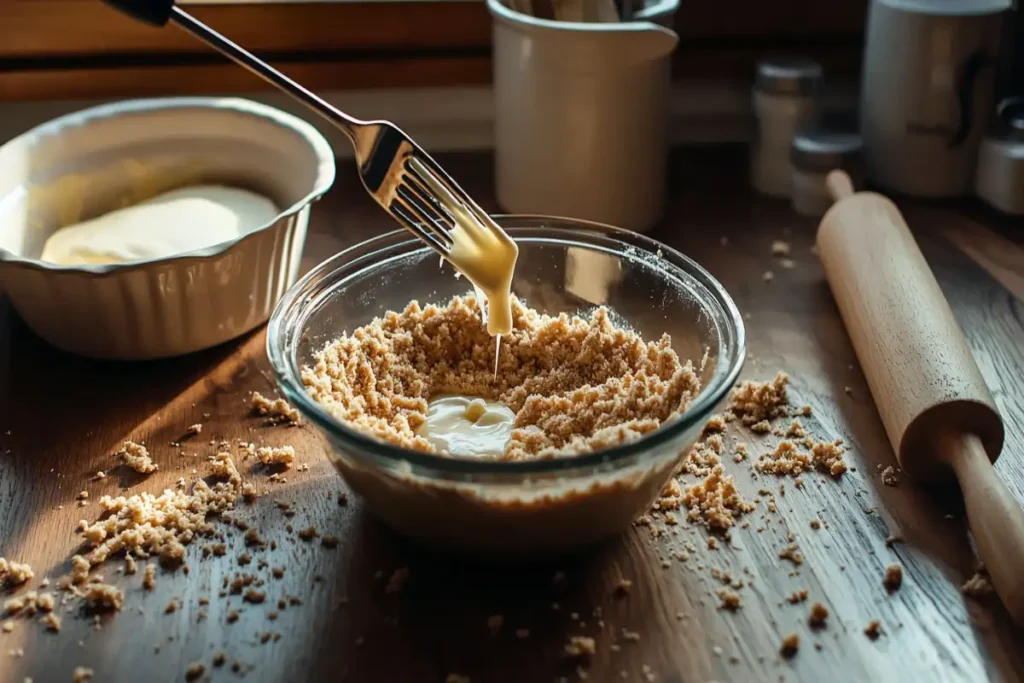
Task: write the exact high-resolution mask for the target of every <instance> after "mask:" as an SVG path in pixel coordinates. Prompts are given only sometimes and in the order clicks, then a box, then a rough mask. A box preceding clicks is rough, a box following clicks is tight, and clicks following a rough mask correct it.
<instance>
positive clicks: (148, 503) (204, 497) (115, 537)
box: [71, 453, 242, 583]
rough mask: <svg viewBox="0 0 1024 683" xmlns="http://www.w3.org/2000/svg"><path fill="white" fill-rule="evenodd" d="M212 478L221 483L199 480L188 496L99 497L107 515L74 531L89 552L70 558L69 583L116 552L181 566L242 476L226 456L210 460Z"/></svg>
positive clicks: (232, 497)
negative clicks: (156, 558) (194, 542)
mask: <svg viewBox="0 0 1024 683" xmlns="http://www.w3.org/2000/svg"><path fill="white" fill-rule="evenodd" d="M211 475H212V476H213V477H215V478H218V479H221V480H223V481H218V482H216V483H215V484H214V485H213V486H210V485H209V484H207V483H206V481H204V480H202V479H200V480H199V481H197V482H196V483H195V485H194V486H193V487H192V491H191V492H186V491H181V490H174V491H172V490H170V489H165V490H164V492H163V493H161V494H160V495H159V496H156V495H153V494H152V493H148V492H143V493H139V494H136V495H133V496H130V497H127V498H126V497H124V496H117V497H116V498H115V497H111V496H103V497H102V498H101V499H100V506H101V507H102V508H103V510H104V512H105V513H107V516H106V517H104V518H103V519H101V520H99V521H97V522H95V523H93V524H89V523H87V522H86V521H85V520H82V522H80V523H79V531H80V532H81V534H82V537H83V538H84V539H85V541H86V543H87V544H88V545H89V546H91V550H90V551H89V552H88V553H87V554H86V555H85V556H84V557H83V556H80V555H76V556H75V557H74V558H72V575H71V580H72V583H81V582H82V581H84V579H85V577H86V576H87V575H88V572H89V567H90V565H97V564H101V563H103V562H105V561H106V560H107V558H108V557H110V556H111V555H114V554H116V553H120V552H126V553H131V555H133V556H134V557H149V556H151V555H157V556H159V557H160V560H161V561H162V562H165V563H174V562H180V561H181V560H183V559H184V557H185V545H187V544H189V543H191V542H192V541H193V540H194V539H195V538H196V537H198V536H209V535H211V534H212V532H213V527H212V525H211V524H210V522H209V521H208V519H207V518H208V517H210V516H213V515H218V514H220V513H222V512H225V511H227V510H230V509H231V508H232V507H234V505H235V501H236V500H237V499H238V496H239V495H240V494H241V490H242V477H241V475H239V473H238V469H237V468H236V467H235V463H234V461H233V460H232V459H231V455H230V454H228V453H218V454H217V455H216V456H214V457H213V458H212V459H211Z"/></svg>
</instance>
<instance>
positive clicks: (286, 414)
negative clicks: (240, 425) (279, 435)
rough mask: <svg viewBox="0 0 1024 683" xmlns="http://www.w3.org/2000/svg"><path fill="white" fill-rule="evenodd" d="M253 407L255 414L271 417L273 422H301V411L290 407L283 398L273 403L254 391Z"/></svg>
mask: <svg viewBox="0 0 1024 683" xmlns="http://www.w3.org/2000/svg"><path fill="white" fill-rule="evenodd" d="M251 405H252V411H253V412H254V413H256V414H257V415H261V416H263V417H269V418H270V419H271V421H273V422H291V423H293V424H294V423H297V422H298V421H299V411H297V410H296V409H295V408H292V407H291V406H290V405H288V402H287V401H285V400H284V399H283V398H276V399H274V400H273V401H271V400H270V399H269V398H267V397H266V396H264V395H263V394H261V393H260V392H258V391H254V392H252V399H251Z"/></svg>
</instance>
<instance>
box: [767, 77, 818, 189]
mask: <svg viewBox="0 0 1024 683" xmlns="http://www.w3.org/2000/svg"><path fill="white" fill-rule="evenodd" d="M822 76H823V71H822V68H821V65H820V64H818V63H817V62H814V61H812V60H809V59H799V58H786V59H764V60H761V61H760V62H759V63H758V65H757V77H756V79H755V81H754V90H753V102H754V116H755V118H756V127H755V131H754V139H753V141H752V142H751V145H750V182H751V185H752V186H753V187H754V189H755V190H757V191H758V192H761V193H763V194H767V195H771V196H773V197H789V196H790V183H791V181H792V171H791V169H790V161H789V158H790V143H791V142H792V141H793V136H794V135H795V134H796V133H798V132H800V131H803V130H808V129H813V128H814V127H816V126H817V125H818V121H819V118H820V103H819V96H818V94H819V90H820V88H821V81H822Z"/></svg>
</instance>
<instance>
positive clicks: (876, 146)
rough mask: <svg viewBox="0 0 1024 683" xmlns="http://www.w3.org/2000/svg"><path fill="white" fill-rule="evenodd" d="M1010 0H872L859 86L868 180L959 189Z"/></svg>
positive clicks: (917, 192)
mask: <svg viewBox="0 0 1024 683" xmlns="http://www.w3.org/2000/svg"><path fill="white" fill-rule="evenodd" d="M1009 8H1010V0H872V2H871V7H870V10H869V14H868V27H867V41H866V45H865V48H864V68H863V76H862V83H861V96H860V128H861V135H862V136H863V138H864V163H865V171H866V173H867V177H868V180H869V181H871V182H873V183H876V184H878V185H880V186H881V187H883V188H885V189H886V190H890V191H894V192H900V193H904V194H909V195H914V196H920V197H955V196H960V195H963V194H967V193H968V192H969V191H970V190H971V187H972V178H973V175H974V168H975V164H976V161H977V155H978V145H979V144H980V142H981V138H982V135H983V134H984V132H985V128H986V125H987V123H988V120H989V117H990V115H991V112H992V108H993V98H994V94H993V89H994V80H995V66H996V56H997V51H998V48H999V42H1000V36H1001V33H1002V25H1003V22H1004V21H1005V18H1006V16H1007V13H1008V10H1009Z"/></svg>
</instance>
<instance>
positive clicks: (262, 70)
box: [103, 0, 364, 144]
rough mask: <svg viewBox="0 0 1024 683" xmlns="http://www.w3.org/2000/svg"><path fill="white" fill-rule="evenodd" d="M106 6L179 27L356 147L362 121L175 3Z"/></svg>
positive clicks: (119, 1)
mask: <svg viewBox="0 0 1024 683" xmlns="http://www.w3.org/2000/svg"><path fill="white" fill-rule="evenodd" d="M103 2H105V3H107V4H108V5H110V6H111V7H114V8H115V9H117V10H119V11H121V12H124V13H125V14H127V15H128V16H130V17H132V18H133V19H137V20H139V21H141V22H143V23H146V24H149V25H151V26H165V25H166V24H167V23H168V22H173V23H175V24H177V25H178V26H179V27H180V28H182V29H184V30H185V31H186V32H188V33H190V34H191V35H192V36H193V37H194V38H197V39H198V40H200V41H202V42H204V43H206V44H207V45H209V46H210V47H212V48H213V49H215V50H217V51H218V52H220V53H221V54H222V55H224V56H225V57H227V58H228V59H231V60H232V61H234V62H235V63H236V64H238V65H239V66H241V67H242V68H244V69H247V70H248V71H249V72H251V73H253V74H255V75H257V76H259V77H260V78H262V79H263V80H265V81H266V82H268V83H270V84H271V85H273V86H274V87H275V88H277V89H278V90H281V91H282V92H284V93H287V94H288V95H291V96H292V97H293V98H295V99H296V100H298V101H299V102H301V103H302V104H304V105H306V106H307V107H309V108H310V109H312V110H313V111H315V112H316V113H317V114H320V115H321V116H323V117H324V118H325V119H327V120H328V121H330V122H331V123H333V124H334V125H336V126H337V127H338V128H340V129H341V130H342V131H344V132H345V134H346V135H348V137H349V139H350V140H352V142H353V144H355V139H356V128H357V127H359V126H361V125H363V123H364V122H363V121H360V120H359V119H356V118H354V117H352V116H349V115H348V114H346V113H344V112H342V111H339V110H338V109H337V108H336V107H334V106H332V105H331V104H329V103H328V102H327V101H326V100H324V99H323V98H321V97H320V96H318V95H316V94H315V93H313V92H311V91H310V90H307V89H306V88H305V87H304V86H302V85H300V84H298V83H296V82H295V81H293V80H292V79H290V78H288V77H287V76H285V75H284V74H283V73H281V72H280V71H278V70H277V69H275V68H274V67H272V66H270V65H269V64H267V63H266V62H264V61H263V60H262V59H260V58H259V57H257V56H256V55H254V54H252V53H251V52H249V51H248V50H246V49H245V48H243V47H241V46H240V45H237V44H235V43H233V42H232V41H230V40H228V39H227V38H225V37H224V36H222V35H221V34H219V33H217V32H216V31H214V30H213V29H212V28H210V27H209V26H207V25H206V24H204V23H203V22H201V21H199V20H198V19H196V18H194V17H193V16H192V15H190V14H188V13H186V12H183V11H181V9H179V8H177V7H175V6H174V0H103Z"/></svg>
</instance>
